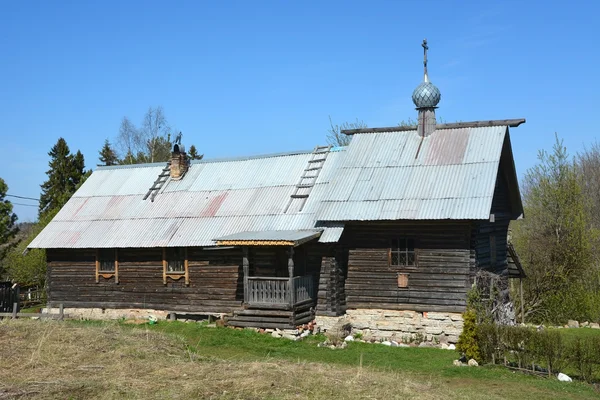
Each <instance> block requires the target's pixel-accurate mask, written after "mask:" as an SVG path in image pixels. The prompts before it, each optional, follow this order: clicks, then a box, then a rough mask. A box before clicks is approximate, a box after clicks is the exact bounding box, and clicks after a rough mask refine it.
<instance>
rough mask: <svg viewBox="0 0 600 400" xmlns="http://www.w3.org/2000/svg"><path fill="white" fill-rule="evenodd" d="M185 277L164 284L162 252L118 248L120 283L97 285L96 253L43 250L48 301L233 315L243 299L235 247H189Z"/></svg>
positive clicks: (104, 281)
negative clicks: (46, 265)
mask: <svg viewBox="0 0 600 400" xmlns="http://www.w3.org/2000/svg"><path fill="white" fill-rule="evenodd" d="M188 258H189V276H190V279H189V280H190V282H189V286H186V285H185V283H184V278H183V277H182V278H180V279H178V280H174V279H171V278H168V279H167V285H164V284H163V276H162V273H163V267H162V249H159V248H155V249H120V250H119V283H118V284H116V283H115V281H114V278H110V279H104V278H102V277H101V278H100V282H99V283H96V275H95V251H94V250H77V249H69V250H57V249H49V250H47V259H48V301H49V303H50V304H52V303H55V304H58V303H63V304H64V306H65V307H80V308H152V309H159V310H170V311H187V312H231V311H232V310H234V309H237V308H239V307H240V306H241V303H242V298H243V283H242V268H241V261H242V253H241V250H239V249H231V250H204V251H203V250H200V249H194V248H190V249H188Z"/></svg>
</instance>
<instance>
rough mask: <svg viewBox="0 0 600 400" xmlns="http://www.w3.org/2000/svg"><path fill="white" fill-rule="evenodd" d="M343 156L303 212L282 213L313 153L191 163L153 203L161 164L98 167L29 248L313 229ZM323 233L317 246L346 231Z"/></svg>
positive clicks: (334, 156) (164, 243) (161, 242)
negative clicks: (151, 197)
mask: <svg viewBox="0 0 600 400" xmlns="http://www.w3.org/2000/svg"><path fill="white" fill-rule="evenodd" d="M343 154H344V151H333V152H331V153H330V154H329V155H328V157H327V161H326V162H325V164H324V166H323V169H322V170H321V173H320V174H319V178H318V179H317V182H316V184H315V186H314V187H313V188H312V191H311V193H310V196H309V197H308V199H307V201H306V203H305V205H304V207H303V209H302V211H299V210H298V207H291V208H290V209H289V210H288V212H287V213H284V210H285V207H286V205H287V203H288V201H289V199H290V195H291V194H292V193H293V191H294V188H295V185H296V184H297V183H298V180H299V178H300V176H301V175H302V173H303V172H304V169H305V168H306V167H307V165H308V160H309V159H310V153H305V152H302V153H295V154H282V155H276V156H271V157H264V158H258V157H252V158H244V159H237V160H220V161H216V162H203V163H193V164H192V165H191V168H190V170H189V171H188V173H187V174H186V175H185V177H184V178H183V179H182V180H180V181H168V183H167V184H166V185H165V187H164V188H163V189H161V193H159V194H158V195H157V196H156V199H155V201H154V202H150V201H148V200H146V201H144V200H143V197H144V195H145V194H146V192H147V191H148V188H149V187H150V186H151V185H152V182H154V180H155V179H156V177H157V176H158V174H159V173H160V172H161V170H162V169H163V168H164V165H162V164H146V165H134V166H128V167H121V168H114V167H113V168H101V169H98V170H97V171H95V172H94V173H93V174H92V175H91V176H90V177H89V178H88V180H87V181H86V182H85V183H84V184H83V185H82V187H81V188H80V189H79V190H78V191H77V193H75V195H73V197H72V198H71V199H70V200H69V202H68V203H67V204H66V205H65V206H64V207H63V208H62V209H61V210H60V212H59V213H58V214H57V215H56V217H55V218H54V219H53V221H52V222H51V223H50V224H49V225H48V226H47V227H46V229H44V230H43V231H42V233H41V234H40V235H39V236H38V237H37V238H35V240H34V241H33V242H32V243H31V244H30V245H29V247H31V248H36V247H40V248H88V247H91V248H113V247H118V248H126V247H155V246H158V247H179V246H211V245H214V244H215V241H214V239H215V238H217V237H221V236H225V235H230V234H234V233H238V232H242V231H252V232H259V231H281V230H284V231H285V230H303V229H315V224H316V223H317V220H316V212H317V210H318V209H319V205H320V202H321V199H322V198H323V197H324V196H325V195H326V192H327V189H326V187H327V184H328V182H329V179H330V178H331V177H332V176H333V175H334V173H335V172H334V171H335V170H336V169H337V167H336V164H337V163H338V162H339V160H341V158H342V157H343ZM298 204H300V202H297V203H296V204H295V205H296V206H297V205H298ZM319 229H320V228H319ZM322 229H323V233H324V234H323V235H322V239H321V238H320V241H321V242H335V241H337V240H338V239H339V237H340V235H341V234H342V230H343V225H342V226H339V225H338V226H333V227H332V228H331V232H328V230H329V229H330V228H328V227H325V228H322Z"/></svg>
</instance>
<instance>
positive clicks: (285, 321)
mask: <svg viewBox="0 0 600 400" xmlns="http://www.w3.org/2000/svg"><path fill="white" fill-rule="evenodd" d="M259 319H260V318H258V317H255V316H242V315H236V316H235V317H233V318H232V319H230V320H229V322H231V320H234V321H235V322H257V321H258V320H259ZM262 320H264V321H265V322H266V323H276V324H279V323H281V324H288V325H291V324H292V317H291V316H289V317H284V318H275V317H266V318H263V319H262Z"/></svg>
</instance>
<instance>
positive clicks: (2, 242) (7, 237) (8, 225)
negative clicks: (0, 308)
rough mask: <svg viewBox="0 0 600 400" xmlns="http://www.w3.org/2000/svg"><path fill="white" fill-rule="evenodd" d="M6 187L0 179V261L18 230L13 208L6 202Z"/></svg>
mask: <svg viewBox="0 0 600 400" xmlns="http://www.w3.org/2000/svg"><path fill="white" fill-rule="evenodd" d="M6 192H8V185H7V184H6V182H4V180H3V179H2V178H0V260H2V259H3V258H4V253H5V252H6V251H7V250H8V248H9V246H8V245H9V244H10V242H11V241H12V240H13V239H14V237H15V236H16V234H17V232H18V231H19V228H18V227H17V226H16V225H15V223H16V222H17V216H16V215H15V213H13V206H12V204H11V202H10V201H9V200H6V199H5V197H6ZM0 272H1V271H0Z"/></svg>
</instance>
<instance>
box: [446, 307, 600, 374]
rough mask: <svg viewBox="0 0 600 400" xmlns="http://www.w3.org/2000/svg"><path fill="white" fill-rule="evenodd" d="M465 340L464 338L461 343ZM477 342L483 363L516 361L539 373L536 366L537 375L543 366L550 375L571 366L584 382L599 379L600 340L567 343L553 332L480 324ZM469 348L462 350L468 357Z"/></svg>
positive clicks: (578, 340) (597, 338)
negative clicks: (467, 350)
mask: <svg viewBox="0 0 600 400" xmlns="http://www.w3.org/2000/svg"><path fill="white" fill-rule="evenodd" d="M466 327H467V318H466V314H465V329H466ZM463 332H465V331H463ZM462 338H463V335H461V336H460V338H459V343H461V339H462ZM475 338H476V341H477V345H476V348H477V350H478V352H479V354H480V357H481V360H482V362H491V363H499V362H504V361H511V362H512V361H515V362H516V364H517V365H518V366H519V368H525V369H536V366H537V370H538V371H540V368H539V367H540V366H545V367H546V368H547V370H548V375H552V374H556V373H558V372H561V371H562V370H564V368H565V367H567V365H570V366H572V367H573V368H574V369H575V370H576V371H577V373H578V375H579V377H580V378H581V379H582V380H585V381H588V382H591V381H593V380H594V379H600V337H587V338H577V339H574V340H573V341H567V340H566V339H565V338H564V337H563V336H562V335H561V333H560V331H558V330H553V329H545V330H542V331H537V330H535V329H533V328H527V327H521V326H501V325H495V324H481V325H479V326H477V327H476V335H475ZM463 346H464V347H463ZM472 347H473V346H471V348H472ZM457 348H459V346H458V345H457ZM466 348H467V347H466V346H465V345H464V344H463V345H461V347H460V348H459V349H460V350H461V351H463V352H465V354H466ZM467 357H469V355H467Z"/></svg>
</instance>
